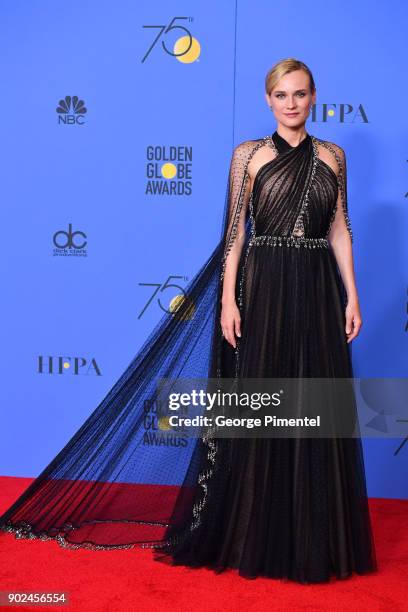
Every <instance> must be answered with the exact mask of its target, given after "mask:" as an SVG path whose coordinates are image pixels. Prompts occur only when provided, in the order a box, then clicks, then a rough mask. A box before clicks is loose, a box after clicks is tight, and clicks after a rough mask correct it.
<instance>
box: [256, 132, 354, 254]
mask: <svg viewBox="0 0 408 612" xmlns="http://www.w3.org/2000/svg"><path fill="white" fill-rule="evenodd" d="M319 145H320V146H325V141H322V140H320V139H317V138H315V137H314V136H311V135H310V134H307V135H306V137H305V138H304V139H303V140H302V141H301V142H300V143H299V145H297V146H295V147H293V146H291V145H289V143H288V142H287V141H286V140H285V139H283V138H282V136H280V135H279V134H278V133H277V132H274V134H272V136H266V137H265V138H263V139H261V140H259V141H258V143H257V144H256V145H255V146H254V148H253V150H252V151H251V156H250V157H251V158H252V157H253V155H254V154H255V153H256V151H257V150H258V149H259V148H260V147H263V146H269V147H271V149H272V150H273V153H274V157H273V158H272V159H270V160H269V161H267V162H265V163H264V164H263V165H261V166H260V167H259V169H258V171H257V172H256V175H255V178H254V181H253V186H252V191H251V193H250V197H249V214H250V217H251V226H252V229H251V244H258V245H263V244H268V245H271V244H272V245H275V244H287V245H288V246H289V245H294V246H301V245H304V246H309V247H311V248H314V247H316V246H325V247H328V241H327V236H328V234H329V231H330V228H331V224H332V221H333V219H334V216H335V213H336V209H337V202H338V196H339V190H340V188H341V185H340V184H339V178H340V179H341V178H342V175H341V173H340V176H339V175H336V173H335V171H334V170H333V168H332V167H331V166H330V165H329V164H328V163H326V162H325V161H324V160H323V159H321V157H320V156H319V149H318V146H319ZM328 146H329V148H330V143H329V144H328ZM332 151H333V154H334V155H335V158H337V159H338V161H339V162H340V161H341V160H340V157H339V156H338V155H336V151H335V150H334V149H332ZM339 170H340V171H341V168H340V167H339ZM346 222H348V217H347V215H346Z"/></svg>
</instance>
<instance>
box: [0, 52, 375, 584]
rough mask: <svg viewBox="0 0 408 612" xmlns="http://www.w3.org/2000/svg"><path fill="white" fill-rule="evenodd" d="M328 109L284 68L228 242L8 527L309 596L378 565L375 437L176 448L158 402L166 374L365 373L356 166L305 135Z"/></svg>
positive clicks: (236, 183) (244, 153)
mask: <svg viewBox="0 0 408 612" xmlns="http://www.w3.org/2000/svg"><path fill="white" fill-rule="evenodd" d="M315 99H316V89H315V84H314V80H313V76H312V74H311V72H310V70H309V68H308V67H307V66H306V65H305V64H304V63H302V62H300V61H298V60H295V59H292V58H289V59H286V60H283V61H281V62H279V63H278V64H276V65H275V66H274V67H273V68H272V69H271V70H270V71H269V73H268V75H267V77H266V100H267V102H268V104H269V106H270V108H271V110H272V111H273V112H274V115H275V118H276V120H277V129H276V131H275V132H274V133H273V134H272V135H271V136H266V137H264V138H262V139H257V140H253V141H245V142H242V143H241V144H239V145H238V146H236V148H235V149H234V152H233V155H232V160H231V166H230V172H229V180H228V185H227V196H226V206H225V213H224V221H223V233H222V239H221V241H220V243H219V244H218V245H217V247H216V249H215V250H214V252H213V253H212V255H211V256H210V258H209V259H208V261H207V262H206V263H205V265H204V266H203V268H202V269H201V270H200V271H199V272H198V274H197V275H196V276H195V277H194V279H193V281H192V282H191V283H190V285H189V287H188V288H187V296H186V299H185V300H184V301H182V303H181V305H180V307H179V308H178V309H177V311H176V312H175V313H174V315H173V316H171V317H170V318H169V317H167V316H166V317H164V318H163V319H162V321H161V322H160V323H159V325H158V326H157V328H156V329H155V330H154V332H153V333H152V335H151V337H150V338H149V339H148V340H147V342H146V343H145V345H144V346H143V347H142V349H141V351H140V352H139V354H138V355H137V356H136V358H135V359H134V360H133V361H132V363H131V364H130V365H129V367H128V368H127V370H126V371H125V372H124V374H123V375H122V376H121V378H120V379H119V381H117V383H116V384H115V385H114V387H113V388H112V389H111V391H110V392H109V393H108V395H107V396H106V398H105V399H104V400H103V401H102V402H101V404H100V405H99V406H98V408H97V409H96V410H95V411H94V412H93V413H92V414H91V416H90V417H89V418H88V420H87V421H86V422H85V423H84V425H83V426H82V427H81V429H80V430H79V431H78V432H77V433H76V434H75V436H74V437H73V438H72V439H71V440H70V441H69V442H68V444H67V445H66V446H65V447H64V449H62V451H61V452H60V453H59V455H57V457H56V458H55V459H54V460H53V461H52V462H51V463H50V465H49V466H47V468H45V470H44V471H43V472H42V474H40V476H39V477H38V478H37V479H36V480H35V481H34V482H33V483H32V484H31V486H30V487H29V488H28V489H27V491H26V492H25V493H24V494H23V495H22V496H21V497H20V498H19V499H18V500H17V501H16V502H15V503H14V504H13V506H12V507H11V508H9V510H8V511H7V512H6V513H5V514H4V515H3V516H2V517H0V526H1V527H2V529H4V530H5V531H10V532H14V533H15V535H16V536H17V537H30V538H34V537H39V538H41V539H51V538H53V539H57V541H59V543H60V544H61V545H63V546H69V547H79V546H87V547H91V548H96V549H98V548H123V547H130V546H134V545H142V546H149V547H152V548H154V549H156V551H155V558H157V559H158V560H163V561H165V562H170V563H173V564H184V565H188V566H192V567H199V566H207V567H212V568H214V569H216V570H217V571H221V570H223V569H225V568H227V567H232V568H237V569H238V570H239V573H240V574H241V575H243V576H247V577H255V576H259V575H262V576H269V577H280V578H289V579H291V580H295V581H298V582H301V583H310V582H323V581H328V580H329V579H330V577H331V576H332V575H334V576H336V577H337V578H345V577H347V576H349V575H351V574H352V573H353V572H357V573H361V574H363V573H367V572H372V571H375V570H376V560H375V551H374V543H373V539H372V533H371V525H370V517H369V511H368V503H367V493H366V485H365V474H364V463H363V455H362V448H361V441H360V439H359V438H357V439H356V438H351V437H350V438H347V437H342V438H333V437H332V438H322V439H314V438H300V439H299V438H290V437H289V438H275V439H261V438H259V439H258V438H251V439H249V438H235V439H232V438H223V439H217V438H216V437H215V436H211V435H210V434H207V435H205V436H204V437H203V438H202V439H200V438H198V439H191V438H190V439H187V438H183V436H179V437H177V436H176V437H174V435H173V432H170V433H169V432H161V431H160V427H161V426H162V424H163V421H161V419H160V417H159V415H160V411H159V410H158V408H157V405H156V404H157V398H158V395H157V393H156V389H157V387H156V384H157V382H158V380H159V379H160V378H166V377H167V378H171V377H174V378H176V377H180V378H188V377H191V378H193V377H195V378H200V377H203V378H204V377H206V376H207V377H208V376H210V377H215V378H231V377H232V378H233V379H234V380H240V379H242V378H276V377H283V378H286V377H289V378H300V377H304V378H312V377H316V378H319V377H321V378H325V377H334V378H341V377H344V378H350V377H352V366H351V358H350V353H349V350H350V346H349V345H350V342H351V341H352V340H353V339H354V338H355V337H356V336H357V335H358V333H359V330H360V327H361V315H360V311H359V305H358V297H357V290H356V286H355V280H354V272H353V260H352V247H351V242H352V233H351V226H350V220H349V217H348V212H347V190H346V163H345V155H344V151H343V150H342V149H341V147H339V146H338V145H335V144H333V143H330V142H326V141H323V140H320V139H318V138H316V137H314V136H311V135H310V134H308V133H307V131H306V129H305V122H306V119H307V117H308V114H309V112H310V108H311V105H312V104H313V103H314V102H315ZM147 417H148V418H147ZM152 424H153V425H152ZM154 426H156V427H158V429H156V430H155V429H154ZM158 436H159V437H158Z"/></svg>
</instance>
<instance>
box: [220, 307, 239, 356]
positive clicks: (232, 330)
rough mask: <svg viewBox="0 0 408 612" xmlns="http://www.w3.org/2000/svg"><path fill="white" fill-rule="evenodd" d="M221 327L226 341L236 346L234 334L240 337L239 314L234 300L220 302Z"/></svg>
mask: <svg viewBox="0 0 408 612" xmlns="http://www.w3.org/2000/svg"><path fill="white" fill-rule="evenodd" d="M221 329H222V333H223V336H224V338H225V339H226V341H227V342H229V343H230V344H231V345H232V346H233V347H234V348H236V346H237V341H236V339H235V334H236V335H237V336H238V337H239V338H240V337H241V314H240V312H239V308H238V306H237V304H236V302H235V300H234V301H231V302H227V303H223V304H222V307H221Z"/></svg>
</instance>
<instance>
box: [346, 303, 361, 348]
mask: <svg viewBox="0 0 408 612" xmlns="http://www.w3.org/2000/svg"><path fill="white" fill-rule="evenodd" d="M345 315H346V335H347V344H348V343H350V342H351V341H352V340H354V338H356V337H357V336H358V334H359V332H360V329H361V326H362V324H363V321H362V319H361V312H360V306H359V303H358V300H349V301H348V303H347V307H346V313H345Z"/></svg>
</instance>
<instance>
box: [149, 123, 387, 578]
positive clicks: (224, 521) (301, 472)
mask: <svg viewBox="0 0 408 612" xmlns="http://www.w3.org/2000/svg"><path fill="white" fill-rule="evenodd" d="M319 142H321V143H323V144H322V145H320V146H324V145H325V144H326V143H325V142H323V141H318V139H315V138H313V137H312V138H311V137H310V135H307V137H306V138H305V139H304V140H303V141H301V143H300V144H299V145H298V146H297V147H291V146H290V145H289V144H288V143H287V142H286V140H284V139H283V138H282V137H281V136H280V135H279V134H278V133H277V132H275V133H274V134H273V136H272V140H271V141H269V140H268V139H267V140H266V144H267V145H270V146H271V148H272V150H273V151H274V152H275V155H274V157H272V159H271V160H270V161H268V162H266V163H265V164H263V165H262V166H261V168H260V169H259V170H258V172H257V174H256V177H255V181H254V185H253V189H252V192H251V194H250V197H249V202H248V208H249V212H250V218H251V227H252V233H251V240H250V241H249V244H248V247H247V249H246V251H245V254H244V257H243V259H244V263H243V267H242V270H241V274H240V282H239V283H238V295H237V298H238V303H239V306H240V312H241V321H242V323H241V329H242V337H241V339H238V343H239V345H238V349H237V350H236V351H235V355H234V356H232V357H231V355H229V354H230V353H231V352H232V349H230V348H229V347H230V345H229V344H227V343H225V346H224V347H223V351H224V354H226V358H225V360H224V361H225V362H228V363H229V364H230V367H233V368H235V371H236V374H237V375H238V377H246V378H267V377H272V378H274V377H278V378H280V377H289V378H292V377H293V378H296V377H301V378H308V377H310V378H312V377H314V378H323V377H334V378H348V377H352V376H353V373H352V364H351V357H350V346H349V344H347V342H346V334H345V318H344V308H345V305H346V294H345V290H344V286H343V283H342V280H341V277H340V275H339V272H338V269H337V264H336V260H335V257H334V254H333V252H332V250H331V248H329V244H328V241H327V239H326V238H325V237H326V236H327V235H328V233H329V230H330V227H331V224H332V223H333V221H334V218H335V214H336V212H337V211H338V212H337V214H338V216H339V217H340V216H342V217H343V219H344V223H345V224H346V226H347V228H348V231H349V233H350V236H352V232H351V225H350V220H349V217H348V214H347V210H346V209H345V208H344V207H342V200H341V198H340V197H339V193H338V188H339V186H338V177H337V176H336V173H335V172H334V170H333V169H332V168H331V166H330V165H328V164H327V163H326V162H324V161H323V160H322V159H320V157H319ZM264 145H265V141H264V142H261V143H260V144H258V147H255V149H256V148H259V147H260V146H261V147H262V146H264ZM241 146H242V145H241ZM244 146H245V143H244ZM312 146H313V148H314V153H315V155H314V156H313V162H314V163H313V164H312V168H311V173H312V175H313V182H312V183H311V189H310V191H309V194H308V196H307V205H306V206H305V205H304V208H303V212H302V211H299V209H298V201H299V199H298V198H296V197H294V194H293V193H292V192H291V186H292V185H293V184H295V183H296V182H297V181H298V180H299V175H301V177H302V174H304V175H305V176H306V174H307V171H308V168H307V166H306V167H305V168H304V169H303V168H302V165H301V163H300V168H299V165H298V164H296V163H293V162H292V163H289V160H294V161H295V162H296V159H298V160H300V161H301V160H302V159H303V158H305V159H308V155H307V154H306V155H305V153H306V151H307V149H308V148H309V147H312ZM329 146H330V148H331V150H332V151H333V152H336V149H335V148H334V147H336V145H333V146H331V145H329ZM336 148H337V147H336ZM253 151H254V148H253V147H251V153H252V155H251V156H253V154H254V153H253ZM340 151H341V150H340ZM277 155H278V157H277ZM336 157H337V158H338V161H339V162H341V158H340V157H339V156H338V155H337V154H336V155H335V159H336ZM343 164H344V165H345V162H344V161H343ZM292 165H294V167H295V170H293V167H292ZM302 178H303V177H302ZM295 179H296V180H295ZM304 182H306V178H304ZM341 188H343V189H344V188H345V185H344V183H341V182H340V189H341ZM343 201H344V200H343ZM299 212H300V214H299ZM294 234H297V235H298V236H299V237H300V240H298V239H292V238H290V237H291V236H293V235H294ZM278 237H279V238H278ZM308 237H310V238H308ZM291 240H292V241H293V243H291ZM296 240H298V241H297V243H296ZM302 241H303V242H302ZM296 245H297V246H296ZM227 374H228V375H232V373H231V371H230V372H227V373H226V375H227ZM210 451H211V454H210V457H212V455H213V454H214V452H215V451H216V452H215V456H216V460H215V461H214V459H213V458H212V460H211V461H210V462H209V464H210V466H211V468H212V470H211V477H209V478H207V479H206V486H207V490H206V494H205V503H204V504H203V508H202V509H200V508H199V512H198V513H197V512H196V514H197V515H198V516H196V518H195V521H194V523H193V524H194V525H195V528H194V530H192V533H191V534H190V535H189V537H188V538H186V539H185V540H184V541H182V542H180V543H178V544H177V543H174V544H173V545H170V546H169V547H168V550H167V554H165V555H163V554H162V552H160V553H158V554H157V558H158V559H160V560H163V561H166V560H168V558H170V559H171V562H172V563H175V564H179V563H180V564H185V565H190V566H195V567H197V566H208V567H212V568H214V569H216V570H217V571H221V570H222V569H225V568H227V567H232V568H237V569H238V570H239V573H240V574H241V575H242V576H246V577H251V578H253V577H256V576H267V577H280V578H289V579H291V580H296V581H298V582H302V583H310V582H324V581H328V580H329V579H330V576H331V575H334V576H336V577H337V578H345V577H347V576H350V575H351V574H352V573H353V572H356V573H361V574H363V573H366V572H371V571H374V570H376V569H377V564H376V558H375V550H374V541H373V536H372V531H371V524H370V516H369V509H368V502H367V492H366V484H365V476H364V461H363V453H362V446H361V440H360V439H359V438H357V439H356V438H347V437H340V438H338V439H332V438H321V439H318V438H316V439H314V438H303V439H301V438H300V439H299V438H274V439H264V438H261V439H256V438H255V439H254V438H252V439H244V438H242V439H240V438H237V439H232V440H227V439H218V440H213V446H212V447H211V448H210ZM203 473H205V470H204V472H203ZM202 497H203V496H202ZM198 505H199V504H198Z"/></svg>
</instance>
